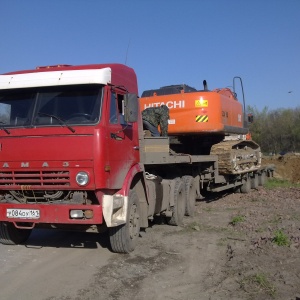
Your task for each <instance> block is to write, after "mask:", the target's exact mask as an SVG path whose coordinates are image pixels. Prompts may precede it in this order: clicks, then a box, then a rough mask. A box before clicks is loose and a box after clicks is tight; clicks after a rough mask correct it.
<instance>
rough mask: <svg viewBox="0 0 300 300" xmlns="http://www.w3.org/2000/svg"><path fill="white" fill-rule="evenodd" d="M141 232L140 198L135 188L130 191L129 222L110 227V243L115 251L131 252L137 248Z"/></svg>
mask: <svg viewBox="0 0 300 300" xmlns="http://www.w3.org/2000/svg"><path fill="white" fill-rule="evenodd" d="M139 233H140V212H139V199H138V196H137V194H136V192H135V191H134V190H130V191H129V195H128V211H127V222H126V223H125V224H122V225H120V226H117V227H110V228H109V238H110V245H111V248H112V251H113V252H117V253H130V252H132V251H133V250H134V249H135V246H136V243H137V239H138V237H139Z"/></svg>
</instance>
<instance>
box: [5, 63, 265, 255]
mask: <svg viewBox="0 0 300 300" xmlns="http://www.w3.org/2000/svg"><path fill="white" fill-rule="evenodd" d="M181 93H182V92H181ZM205 93H208V91H205ZM182 94H183V93H182ZM137 95H138V86H137V78H136V74H135V72H134V70H133V69H132V68H129V67H127V66H125V65H121V64H95V65H82V66H70V65H56V66H47V67H37V68H36V69H34V70H25V71H18V72H11V73H6V74H3V75H0V154H1V155H0V242H1V243H3V244H18V243H23V242H25V241H26V240H27V239H28V237H29V236H30V233H31V231H32V229H33V228H53V229H56V228H57V229H65V230H69V229H70V230H78V231H89V232H102V231H104V230H107V229H108V230H107V231H108V234H109V237H110V243H111V249H112V250H113V251H115V252H120V253H128V252H131V251H133V250H134V248H135V245H136V242H137V240H138V237H139V232H140V228H146V227H148V221H149V220H152V219H153V218H154V217H155V216H158V215H160V216H164V217H165V218H166V220H167V222H168V223H169V224H171V225H180V224H181V222H182V219H183V217H184V215H193V213H194V206H195V201H196V199H197V197H200V196H201V190H207V191H211V192H215V191H216V192H217V191H221V190H225V189H235V190H237V189H239V190H240V191H242V192H248V191H249V190H250V189H251V187H252V188H255V187H257V185H258V184H262V183H263V181H264V179H265V176H266V175H267V173H268V172H269V171H268V170H267V169H265V168H262V167H261V166H260V155H261V154H260V149H259V146H258V145H256V144H255V143H254V142H251V141H244V140H243V141H238V140H235V141H231V142H230V141H226V140H225V139H224V141H220V139H217V140H218V141H217V142H216V143H215V144H218V145H217V147H216V146H215V145H214V150H213V151H214V153H206V154H201V152H199V153H200V155H198V154H197V153H196V154H195V153H188V150H187V149H188V147H183V148H182V147H181V149H185V150H186V151H187V152H186V153H177V152H176V151H174V150H173V149H172V144H171V143H170V137H156V138H154V137H146V136H145V135H144V131H143V127H142V121H141V114H140V108H139V102H140V101H141V100H139V98H138V96H137ZM212 95H213V94H212ZM242 132H243V133H245V129H243V130H242ZM221 134H222V135H224V137H225V136H226V132H223V133H221ZM214 136H215V135H214ZM193 138H194V137H193ZM213 140H214V139H213ZM187 142H189V143H190V142H191V141H188V137H186V138H184V139H183V141H182V143H187ZM222 143H224V144H222ZM228 143H229V144H230V143H231V144H230V145H229V146H228ZM220 145H221V146H222V145H225V147H223V148H222V147H221V148H220V147H218V146H220ZM228 147H229V148H228ZM199 148H201V144H199ZM206 148H207V146H206ZM212 148H213V147H212ZM174 149H175V150H176V147H175V148H174ZM216 149H217V150H216ZM218 149H219V150H218ZM220 149H221V150H220ZM222 149H223V150H222ZM222 151H223V153H222ZM224 153H225V155H224ZM233 154H234V159H233V158H232V157H233V156H232V155H233ZM233 160H235V161H234V163H235V165H236V164H237V160H239V166H242V165H245V166H248V167H246V168H238V172H234V171H232V170H229V171H228V170H227V171H226V170H225V171H224V168H219V166H221V165H222V166H223V165H224V164H225V165H226V164H233ZM224 161H225V162H224Z"/></svg>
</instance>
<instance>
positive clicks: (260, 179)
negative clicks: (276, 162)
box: [258, 172, 266, 186]
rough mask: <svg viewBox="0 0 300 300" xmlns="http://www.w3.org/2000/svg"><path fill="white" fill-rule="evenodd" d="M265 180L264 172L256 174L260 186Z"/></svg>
mask: <svg viewBox="0 0 300 300" xmlns="http://www.w3.org/2000/svg"><path fill="white" fill-rule="evenodd" d="M265 182H266V173H265V172H262V173H261V174H259V175H258V185H260V186H262V185H264V184H265Z"/></svg>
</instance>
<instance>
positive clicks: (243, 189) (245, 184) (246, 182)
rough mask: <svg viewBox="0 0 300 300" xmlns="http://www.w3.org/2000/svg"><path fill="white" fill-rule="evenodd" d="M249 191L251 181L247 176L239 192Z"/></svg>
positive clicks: (245, 192)
mask: <svg viewBox="0 0 300 300" xmlns="http://www.w3.org/2000/svg"><path fill="white" fill-rule="evenodd" d="M250 191H251V181H250V178H249V177H248V178H247V179H246V181H245V182H244V183H243V185H242V186H241V193H243V194H247V193H249V192H250Z"/></svg>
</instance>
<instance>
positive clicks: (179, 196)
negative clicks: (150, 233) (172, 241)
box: [168, 178, 185, 226]
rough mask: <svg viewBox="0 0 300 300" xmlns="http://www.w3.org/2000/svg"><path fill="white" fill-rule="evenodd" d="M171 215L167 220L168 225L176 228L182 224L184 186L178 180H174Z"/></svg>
mask: <svg viewBox="0 0 300 300" xmlns="http://www.w3.org/2000/svg"><path fill="white" fill-rule="evenodd" d="M173 197H174V206H173V207H172V210H173V215H172V217H171V218H170V219H168V224H169V225H174V226H178V225H181V224H182V220H183V217H184V214H185V191H184V184H183V182H182V180H181V179H180V178H176V179H175V188H174V195H173Z"/></svg>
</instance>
